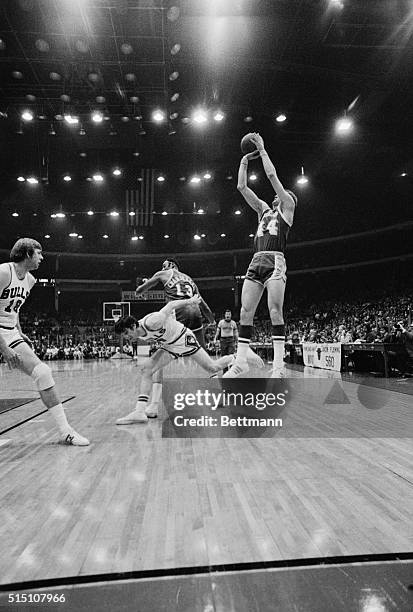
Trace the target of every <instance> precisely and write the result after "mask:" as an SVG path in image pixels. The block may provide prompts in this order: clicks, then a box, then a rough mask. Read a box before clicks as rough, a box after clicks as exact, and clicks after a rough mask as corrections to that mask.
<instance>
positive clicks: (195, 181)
mask: <svg viewBox="0 0 413 612" xmlns="http://www.w3.org/2000/svg"><path fill="white" fill-rule="evenodd" d="M189 182H190V183H194V184H198V183H200V182H201V179H200V178H199V176H193V177H192V178H191V180H190V181H189Z"/></svg>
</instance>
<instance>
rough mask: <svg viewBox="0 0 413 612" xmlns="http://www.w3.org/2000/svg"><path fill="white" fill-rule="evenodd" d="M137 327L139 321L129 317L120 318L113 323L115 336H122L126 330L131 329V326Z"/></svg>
mask: <svg viewBox="0 0 413 612" xmlns="http://www.w3.org/2000/svg"><path fill="white" fill-rule="evenodd" d="M134 325H136V327H139V321H138V320H137V319H135V317H132V316H130V315H127V316H125V317H121V318H120V319H119V321H116V323H115V334H123V333H124V332H125V331H126V330H127V329H132V328H133V326H134Z"/></svg>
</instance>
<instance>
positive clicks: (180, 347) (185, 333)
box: [159, 327, 201, 359]
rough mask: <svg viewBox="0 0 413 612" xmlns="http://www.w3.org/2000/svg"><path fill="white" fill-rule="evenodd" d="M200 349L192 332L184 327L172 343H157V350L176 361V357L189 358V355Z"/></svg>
mask: <svg viewBox="0 0 413 612" xmlns="http://www.w3.org/2000/svg"><path fill="white" fill-rule="evenodd" d="M200 348H201V345H200V344H199V342H198V340H197V339H196V338H195V336H194V334H193V333H192V331H191V330H190V329H187V328H186V327H185V328H184V329H183V330H182V331H181V333H180V335H179V336H178V337H177V338H175V339H174V340H173V341H172V342H160V343H159V349H160V350H162V351H166V352H167V353H169V354H170V355H173V357H175V359H178V357H189V356H190V355H194V354H195V353H196V352H197V351H199V349H200Z"/></svg>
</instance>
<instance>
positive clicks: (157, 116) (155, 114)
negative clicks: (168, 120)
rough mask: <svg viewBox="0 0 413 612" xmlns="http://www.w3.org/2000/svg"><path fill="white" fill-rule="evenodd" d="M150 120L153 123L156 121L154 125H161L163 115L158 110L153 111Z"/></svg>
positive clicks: (163, 119)
mask: <svg viewBox="0 0 413 612" xmlns="http://www.w3.org/2000/svg"><path fill="white" fill-rule="evenodd" d="M152 119H153V120H154V121H156V123H162V121H165V113H164V112H163V111H161V110H159V109H157V110H155V111H153V113H152Z"/></svg>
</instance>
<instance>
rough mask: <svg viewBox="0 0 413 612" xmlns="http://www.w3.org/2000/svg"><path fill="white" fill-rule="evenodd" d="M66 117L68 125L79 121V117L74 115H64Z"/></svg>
mask: <svg viewBox="0 0 413 612" xmlns="http://www.w3.org/2000/svg"><path fill="white" fill-rule="evenodd" d="M64 119H65V121H66V123H67V124H68V125H77V124H78V123H79V119H78V117H74V116H73V115H64Z"/></svg>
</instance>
